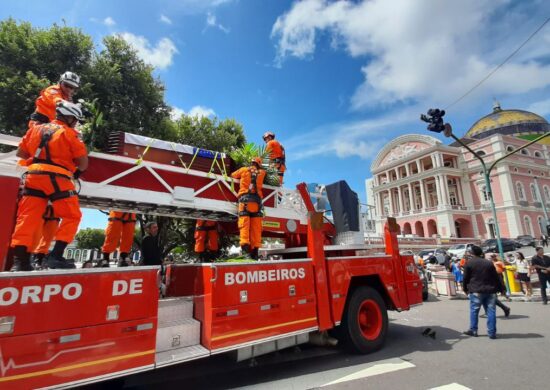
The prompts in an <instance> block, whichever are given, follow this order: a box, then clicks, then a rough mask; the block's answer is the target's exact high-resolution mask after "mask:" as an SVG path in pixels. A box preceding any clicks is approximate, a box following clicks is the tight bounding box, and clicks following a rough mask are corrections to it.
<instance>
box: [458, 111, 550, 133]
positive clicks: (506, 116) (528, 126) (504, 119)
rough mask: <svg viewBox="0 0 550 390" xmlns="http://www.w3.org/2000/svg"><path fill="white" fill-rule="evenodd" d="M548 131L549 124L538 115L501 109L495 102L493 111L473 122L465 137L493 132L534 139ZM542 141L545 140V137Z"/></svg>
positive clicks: (549, 129) (549, 128)
mask: <svg viewBox="0 0 550 390" xmlns="http://www.w3.org/2000/svg"><path fill="white" fill-rule="evenodd" d="M548 131H550V125H549V124H548V121H547V120H546V119H544V118H543V117H541V116H540V115H537V114H535V113H532V112H529V111H524V110H503V109H501V108H500V104H499V103H498V102H495V105H494V106H493V112H492V113H490V114H489V115H486V116H484V117H483V118H481V119H479V120H478V121H477V122H476V123H474V125H473V126H472V127H470V130H468V132H466V135H465V137H466V138H475V139H482V138H486V137H490V136H492V135H494V134H503V135H513V136H516V137H518V138H523V139H534V138H536V137H537V136H539V135H541V134H544V133H546V132H548ZM543 141H546V142H547V140H546V139H544V140H543ZM546 142H545V143H546Z"/></svg>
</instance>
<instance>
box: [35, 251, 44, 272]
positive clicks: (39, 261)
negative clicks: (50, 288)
mask: <svg viewBox="0 0 550 390" xmlns="http://www.w3.org/2000/svg"><path fill="white" fill-rule="evenodd" d="M44 257H46V254H45V253H35V254H34V255H33V260H34V264H33V265H34V269H42V268H43V267H44Z"/></svg>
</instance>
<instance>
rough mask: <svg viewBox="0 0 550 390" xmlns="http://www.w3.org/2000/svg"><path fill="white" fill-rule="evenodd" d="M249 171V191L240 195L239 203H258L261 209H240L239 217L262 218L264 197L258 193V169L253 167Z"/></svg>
mask: <svg viewBox="0 0 550 390" xmlns="http://www.w3.org/2000/svg"><path fill="white" fill-rule="evenodd" d="M248 171H249V172H250V186H249V187H248V192H247V193H244V194H242V195H241V196H240V197H239V203H242V204H247V203H257V204H258V206H259V210H258V211H257V212H255V213H252V212H250V211H248V210H246V206H245V209H244V210H242V211H239V217H250V218H260V217H262V216H263V215H262V209H263V203H262V198H260V195H258V186H257V183H256V180H257V178H258V170H257V169H255V168H254V169H253V168H248Z"/></svg>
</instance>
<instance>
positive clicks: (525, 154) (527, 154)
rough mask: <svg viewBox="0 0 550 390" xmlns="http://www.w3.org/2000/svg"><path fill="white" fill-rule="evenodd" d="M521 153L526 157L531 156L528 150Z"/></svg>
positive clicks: (522, 150)
mask: <svg viewBox="0 0 550 390" xmlns="http://www.w3.org/2000/svg"><path fill="white" fill-rule="evenodd" d="M520 153H521V154H523V155H524V156H530V154H529V151H528V150H527V149H521V151H520Z"/></svg>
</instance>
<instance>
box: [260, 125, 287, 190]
mask: <svg viewBox="0 0 550 390" xmlns="http://www.w3.org/2000/svg"><path fill="white" fill-rule="evenodd" d="M263 139H264V142H265V143H266V146H265V151H266V152H267V153H269V165H270V166H271V167H273V168H275V169H276V170H277V174H278V175H279V184H280V185H283V176H284V175H285V171H286V165H285V148H284V147H283V145H281V143H280V142H279V141H277V140H275V134H274V133H272V132H271V131H267V132H266V133H265V134H264V136H263Z"/></svg>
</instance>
